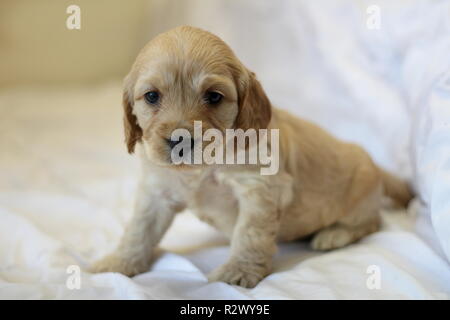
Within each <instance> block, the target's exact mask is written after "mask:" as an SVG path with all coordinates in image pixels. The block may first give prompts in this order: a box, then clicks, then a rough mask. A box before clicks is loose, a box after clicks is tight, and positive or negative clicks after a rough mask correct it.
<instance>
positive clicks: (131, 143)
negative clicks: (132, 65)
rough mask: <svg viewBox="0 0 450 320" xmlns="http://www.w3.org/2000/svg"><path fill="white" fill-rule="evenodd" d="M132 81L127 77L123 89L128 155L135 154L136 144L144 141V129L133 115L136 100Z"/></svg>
mask: <svg viewBox="0 0 450 320" xmlns="http://www.w3.org/2000/svg"><path fill="white" fill-rule="evenodd" d="M131 88H132V85H131V81H130V79H129V76H127V77H126V78H125V80H124V89H123V99H122V103H123V110H124V117H123V124H124V127H125V143H126V144H127V148H128V153H130V154H131V153H133V152H134V147H135V145H136V142H138V141H141V139H142V129H141V127H140V126H139V124H138V123H137V118H136V116H135V115H134V114H133V104H134V98H133V94H132V93H131V90H132V89H131Z"/></svg>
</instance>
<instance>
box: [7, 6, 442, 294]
mask: <svg viewBox="0 0 450 320" xmlns="http://www.w3.org/2000/svg"><path fill="white" fill-rule="evenodd" d="M314 2H315V1H314ZM314 2H313V1H309V2H306V1H299V2H290V1H286V3H287V4H285V5H280V6H279V7H278V6H276V5H270V4H268V3H266V4H267V5H266V6H265V7H264V6H263V7H261V8H262V9H260V11H257V12H255V13H254V14H255V15H260V16H263V17H265V16H266V15H267V14H269V13H270V18H271V19H269V20H270V21H272V20H273V21H284V23H285V24H286V25H285V26H283V25H281V26H279V25H278V26H272V25H270V24H269V25H268V26H265V25H264V21H266V22H267V21H268V18H267V17H266V19H265V20H258V19H255V20H253V21H254V22H253V24H250V25H249V27H248V30H242V32H241V33H240V32H238V31H239V30H233V28H234V26H235V24H233V23H230V24H229V25H227V28H222V29H220V30H217V33H219V34H221V35H222V36H223V38H224V39H225V40H227V41H228V42H230V43H231V44H232V46H234V47H235V48H236V51H237V53H238V55H240V56H242V57H243V60H244V62H246V63H247V64H249V65H250V67H251V68H252V69H253V70H254V71H256V72H257V74H258V75H259V76H260V78H261V79H262V82H263V84H264V86H265V88H266V90H267V92H268V94H269V96H270V97H271V98H272V100H273V101H275V102H276V103H277V104H278V105H280V106H283V107H286V108H288V109H290V110H291V111H293V112H295V113H297V114H299V115H301V116H304V117H307V118H310V119H312V120H314V121H316V122H318V123H320V124H321V125H323V126H325V127H326V128H327V129H328V130H330V131H332V132H333V133H334V134H336V135H338V136H340V137H342V138H345V139H347V140H352V141H356V142H359V143H361V144H362V145H364V146H365V147H366V149H367V150H368V151H369V152H370V153H371V154H372V155H373V157H374V158H375V159H376V161H377V162H378V163H380V164H381V165H383V166H385V167H387V168H389V169H391V170H395V171H396V172H397V173H398V174H400V175H402V176H405V177H408V178H410V179H414V182H415V184H416V188H417V189H418V191H419V192H420V194H419V196H420V197H419V198H422V199H419V198H418V199H416V200H414V202H413V203H412V204H411V206H410V207H409V209H408V211H397V212H383V222H384V223H383V229H382V231H380V232H378V233H376V234H373V235H371V236H369V237H366V238H365V239H363V240H362V241H361V242H359V243H357V244H354V245H351V246H349V247H347V248H343V249H340V250H336V251H333V252H330V253H316V252H313V251H311V250H310V249H309V247H308V243H304V242H293V243H289V244H283V245H281V246H280V250H279V252H278V254H277V255H276V257H275V258H274V270H273V271H274V272H273V273H272V274H271V275H270V276H268V277H267V278H265V279H264V280H263V281H262V282H261V283H260V284H259V285H258V286H257V287H256V288H254V289H243V288H240V287H237V286H229V285H226V284H223V283H207V280H206V274H207V273H208V272H209V271H210V270H212V269H213V268H214V267H216V266H218V265H220V264H221V263H223V262H225V261H226V259H227V254H228V245H227V243H226V241H225V238H224V237H223V236H221V235H220V234H219V233H218V232H216V231H215V230H213V229H212V228H210V227H209V226H207V225H205V224H203V223H201V222H199V221H198V220H197V219H196V218H195V217H194V216H193V215H192V214H191V213H189V212H186V213H183V214H180V215H179V216H178V217H177V218H176V220H175V223H174V225H173V226H172V227H171V229H170V230H169V232H168V234H167V235H166V236H165V238H164V239H163V241H162V244H161V246H162V248H163V249H164V250H163V251H162V253H161V256H160V257H159V258H158V260H157V261H156V263H155V264H154V265H153V266H152V268H151V269H150V270H149V271H148V272H146V273H144V274H141V275H139V276H136V277H134V278H131V279H130V278H127V277H125V276H123V275H120V274H113V273H105V274H96V275H93V274H89V273H86V272H84V271H82V270H81V274H80V281H79V282H77V280H74V279H76V278H74V276H76V275H77V274H76V267H75V269H71V268H70V266H80V267H81V269H83V268H84V267H85V266H86V265H87V264H89V263H90V262H92V261H94V260H96V259H97V258H100V257H101V256H103V255H104V254H106V253H108V252H109V251H110V250H112V249H113V248H114V247H115V245H116V244H117V242H118V240H119V238H120V236H121V234H122V232H123V229H124V226H125V225H126V221H127V219H129V217H130V214H131V208H132V203H133V197H134V189H135V182H136V176H137V175H138V165H137V163H136V161H137V160H136V159H135V158H133V157H131V156H128V155H127V153H126V151H125V146H124V144H123V136H122V127H121V126H122V123H121V107H120V101H121V86H120V84H119V83H118V82H111V83H107V84H104V85H98V86H89V87H88V86H86V87H80V88H74V87H56V88H51V89H50V88H45V87H21V88H14V89H9V90H3V91H2V92H1V93H0V114H1V117H0V147H1V151H0V155H1V157H0V298H3V299H14V298H27V299H30V298H39V299H55V298H59V299H117V298H119V299H144V298H147V299H158V298H161V299H178V298H182V299H185V298H187V299H248V298H256V299H316V298H320V299H352V298H355V299H398V298H399V299H411V298H414V299H448V298H449V297H450V267H449V262H448V260H447V258H446V255H445V253H447V254H448V251H447V250H448V244H447V246H446V243H448V240H447V242H445V240H446V239H445V238H443V237H445V236H446V235H445V232H447V234H449V233H448V231H449V230H450V228H449V229H445V227H446V226H447V227H448V226H449V224H448V223H447V222H446V221H447V220H448V218H446V215H445V213H446V214H447V216H448V206H446V205H445V204H447V205H448V201H446V199H445V197H444V196H443V195H441V194H442V193H443V192H444V191H445V188H446V186H448V181H450V177H449V176H448V175H444V176H443V175H440V174H439V172H448V171H442V170H449V169H448V168H449V166H448V162H445V161H446V160H445V159H448V157H447V155H446V154H445V152H444V151H442V150H444V149H445V147H449V146H450V143H449V141H448V139H447V138H445V139H444V138H442V139H440V138H439V136H437V137H436V132H437V133H438V134H439V133H440V132H442V131H440V130H432V128H433V124H435V123H436V121H437V120H434V122H433V121H432V119H447V120H450V117H449V115H448V113H446V112H448V109H446V108H445V106H447V107H448V106H449V104H448V95H445V94H444V95H443V96H442V95H439V96H438V97H440V99H437V98H436V96H435V99H434V100H432V101H429V100H428V98H429V95H425V96H424V95H420V94H419V92H422V91H426V90H429V89H430V86H432V84H434V83H435V81H434V80H433V79H437V78H439V79H441V78H442V77H444V78H443V79H444V80H445V79H448V78H445V71H446V70H448V67H449V65H448V64H447V65H445V62H444V58H443V57H444V56H445V55H444V54H443V52H445V51H444V50H445V48H450V47H446V45H448V42H446V41H445V40H442V41H439V40H440V39H444V37H443V35H442V32H444V31H445V30H450V29H445V28H448V22H445V21H446V20H445V19H443V18H444V16H445V12H449V11H448V10H449V6H448V2H447V3H446V2H443V1H435V2H434V3H435V4H434V5H429V4H428V5H427V6H425V4H426V2H424V1H401V2H402V3H403V5H393V4H392V5H389V4H388V3H389V1H386V2H385V1H381V2H380V3H381V7H382V10H384V12H385V13H386V14H385V15H383V16H382V19H383V20H382V21H384V22H382V25H381V26H382V28H383V27H384V28H385V33H383V32H378V31H375V33H371V32H372V31H369V30H368V29H366V28H363V27H361V25H360V24H361V23H363V24H364V23H365V22H364V17H365V14H366V13H365V8H366V7H365V6H364V5H363V4H356V2H352V1H336V2H335V4H333V5H330V4H328V5H327V6H325V7H320V5H314V4H312V3H314ZM318 2H320V1H318ZM216 3H217V5H218V6H219V5H220V3H221V1H216ZM277 3H278V2H277ZM333 3H334V2H333ZM358 3H360V2H358ZM383 5H384V6H385V7H383ZM226 8H227V10H231V11H233V10H234V9H233V5H230V6H228V7H226ZM210 10H213V11H214V10H217V8H216V7H214V6H212V8H210ZM446 10H447V11H446ZM221 12H223V10H222V11H221ZM382 12H383V11H382ZM424 12H426V13H427V15H425V16H423V17H422V16H421V19H422V20H420V19H419V20H417V19H416V20H415V19H413V18H415V17H418V16H419V15H421V14H422V13H424ZM224 14H226V11H225V13H224ZM361 14H362V16H361ZM230 15H231V14H230ZM194 18H196V17H194ZM236 19H237V20H239V16H237V17H236ZM418 21H419V22H418ZM420 21H423V23H425V25H421V23H422V22H420ZM383 23H384V24H383ZM407 23H410V24H409V28H408V27H407V26H408V24H407ZM445 23H447V26H444V25H442V24H445ZM200 24H201V23H200ZM211 25H212V23H211ZM216 25H220V23H218V22H217V21H216ZM275 27H277V28H284V29H285V31H286V32H284V33H277V32H275V31H272V33H271V32H269V31H270V30H272V29H273V28H275ZM236 28H238V27H237V24H236ZM252 28H256V29H258V30H259V31H260V32H259V33H257V32H254V30H253V29H252ZM224 29H227V30H228V31H227V32H224V31H223V30H224ZM221 30H222V31H221ZM252 30H253V32H252ZM382 30H383V29H382ZM213 31H214V30H213ZM261 34H263V35H264V37H263V39H259V38H258V37H260V36H258V35H261ZM444 35H445V34H444ZM239 37H241V40H239V39H238V38H239ZM252 37H256V39H255V41H247V42H248V43H250V42H251V44H248V45H247V46H245V44H244V41H243V40H242V39H252ZM261 37H262V36H261ZM447 37H448V35H447ZM336 39H338V40H336ZM418 39H420V41H419V40H418ZM432 40H433V41H432ZM429 42H432V43H435V44H436V43H439V46H438V45H435V46H434V47H432V48H431V49H430V47H429V46H427V43H429ZM287 43H288V44H289V46H290V47H289V49H290V50H287V47H286V46H288V45H287ZM283 44H284V47H282V49H280V50H277V47H278V46H282V45H283ZM257 45H259V46H260V47H261V48H262V47H263V46H264V48H267V47H268V46H271V48H270V50H268V51H267V49H266V50H264V51H263V53H259V54H258V55H255V57H257V58H255V59H253V58H251V57H252V55H251V53H250V52H255V51H254V49H255V46H257ZM425 49H427V50H425ZM424 52H427V55H425V53H424ZM446 52H447V56H448V52H450V51H446ZM258 59H259V60H260V61H259V62H258V61H257V60H258ZM429 59H433V60H432V61H430V60H429ZM267 61H270V62H271V63H267ZM427 62H429V63H427ZM431 62H433V65H434V66H435V67H434V68H431V67H430V65H431ZM447 63H448V61H447ZM446 68H447V69H446ZM442 70H443V71H442ZM441 81H442V80H441ZM438 88H440V89H439V90H440V91H438V92H442V90H444V91H445V90H446V87H445V82H444V85H443V84H442V83H440V84H439V87H438ZM442 97H444V98H442ZM445 97H447V100H446V102H443V101H445ZM436 99H437V100H436ZM442 99H444V100H442ZM424 101H425V102H424ZM437 102H439V103H438V107H433V105H434V106H436V103H437ZM422 105H427V106H430V108H428V109H425V108H423V110H422V111H420V112H419V111H418V110H419V109H421V106H422ZM427 110H428V111H427ZM430 110H431V111H430ZM417 114H429V116H428V117H427V119H429V121H426V122H425V123H424V124H423V123H422V122H423V121H422V122H421V121H419V120H420V119H417V118H416V115H417ZM443 117H444V118H443ZM415 119H416V120H415ZM445 121H446V120H445ZM445 121H444V122H445ZM430 122H431V124H430ZM421 123H422V124H421ZM430 128H431V129H430ZM439 128H441V127H439ZM442 128H445V126H443V127H442ZM444 132H448V131H444ZM411 133H412V134H411ZM433 137H435V139H436V140H433V139H432V138H433ZM429 141H436V143H435V144H432V145H430V144H429ZM434 146H436V148H434ZM420 147H423V148H420ZM436 152H439V154H441V155H442V154H443V155H442V156H441V157H440V159H443V160H442V161H441V162H439V163H438V164H439V166H438V167H430V166H432V165H433V161H432V159H435V158H434V157H433V155H434V154H436ZM436 168H438V169H439V170H441V171H436V170H437V169H436ZM435 169H436V170H435ZM430 170H431V172H432V173H433V175H432V176H428V175H427V172H430ZM434 178H436V179H440V180H439V183H437V182H436V181H438V180H435V179H434ZM439 195H440V196H439ZM431 204H434V207H431V206H430V205H431ZM433 208H434V209H436V210H437V211H433V210H432V209H433ZM446 210H447V211H446ZM436 217H440V218H439V219H437V218H436ZM433 219H434V223H432V221H433ZM436 219H437V220H436ZM446 219H447V220H446ZM439 222H442V223H441V224H439ZM436 226H437V227H439V228H440V229H439V230H438V232H436ZM447 239H448V238H447ZM68 268H69V269H68ZM73 270H75V272H74V271H73ZM68 271H69V273H68ZM78 285H79V286H78Z"/></svg>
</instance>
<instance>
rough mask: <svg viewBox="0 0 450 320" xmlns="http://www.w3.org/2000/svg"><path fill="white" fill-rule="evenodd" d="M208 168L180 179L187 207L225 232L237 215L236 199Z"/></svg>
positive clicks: (214, 172)
mask: <svg viewBox="0 0 450 320" xmlns="http://www.w3.org/2000/svg"><path fill="white" fill-rule="evenodd" d="M218 173H219V171H216V170H209V171H206V172H201V173H199V174H192V175H190V176H185V177H183V179H182V183H183V187H184V190H185V191H186V193H185V195H186V196H185V199H186V204H187V207H188V208H189V209H190V210H192V212H193V213H194V214H195V215H197V217H198V218H200V219H201V220H203V221H205V222H206V223H208V224H210V225H212V226H214V227H216V228H218V229H220V230H222V231H224V232H225V233H227V232H228V231H229V230H230V229H231V228H232V226H233V224H234V222H235V219H236V216H237V211H238V210H237V208H238V206H237V200H236V198H235V196H234V195H233V192H232V190H231V188H230V187H229V186H228V185H226V184H224V183H222V182H220V180H219V179H217V174H218Z"/></svg>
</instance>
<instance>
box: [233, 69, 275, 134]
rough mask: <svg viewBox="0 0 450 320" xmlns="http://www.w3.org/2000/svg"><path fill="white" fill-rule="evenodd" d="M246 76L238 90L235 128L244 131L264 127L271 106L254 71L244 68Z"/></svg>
mask: <svg viewBox="0 0 450 320" xmlns="http://www.w3.org/2000/svg"><path fill="white" fill-rule="evenodd" d="M246 71H247V74H248V77H247V79H245V80H243V81H242V82H243V83H242V86H241V88H242V89H241V90H240V92H239V113H238V116H237V118H236V122H235V128H236V129H238V128H239V129H243V130H244V131H245V130H247V129H249V128H253V129H256V130H258V129H266V128H267V126H268V124H269V121H270V119H271V117H272V106H271V104H270V101H269V98H267V96H266V93H265V92H264V90H263V88H262V86H261V84H260V83H259V81H258V80H257V79H256V75H255V73H254V72H251V71H249V70H246Z"/></svg>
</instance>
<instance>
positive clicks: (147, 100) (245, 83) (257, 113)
mask: <svg viewBox="0 0 450 320" xmlns="http://www.w3.org/2000/svg"><path fill="white" fill-rule="evenodd" d="M123 106H124V111H125V116H124V123H125V136H126V143H127V146H128V152H130V153H133V152H134V148H135V145H136V143H138V142H139V143H142V144H143V146H144V150H145V153H146V155H147V157H148V158H149V159H150V161H152V162H153V163H155V164H157V165H162V166H169V165H171V164H172V159H171V150H172V148H173V145H174V141H172V140H171V136H172V132H173V131H174V130H176V129H186V130H188V131H189V132H190V134H191V136H192V137H194V121H201V123H202V130H203V132H204V131H205V130H207V129H210V128H215V129H218V130H220V131H221V132H224V131H225V129H233V128H234V129H238V128H240V129H243V130H247V129H249V128H253V129H261V128H266V127H267V125H268V123H269V121H270V117H271V106H270V102H269V100H268V98H267V97H266V95H265V93H264V91H263V89H262V87H261V85H260V83H259V82H258V80H256V78H255V74H254V73H253V72H250V71H249V70H248V69H246V68H245V67H244V66H243V65H242V63H241V62H240V61H239V60H238V59H237V58H236V56H235V55H234V54H233V52H232V51H231V49H230V48H229V47H228V46H227V45H226V44H225V43H224V42H223V41H222V40H220V39H219V38H218V37H216V36H214V35H212V34H211V33H209V32H206V31H203V30H200V29H197V28H193V27H186V26H185V27H178V28H176V29H173V30H170V31H168V32H166V33H163V34H161V35H159V36H157V37H156V38H154V39H153V40H152V41H150V42H149V43H148V44H147V45H146V46H145V47H144V48H143V49H142V51H141V52H140V53H139V55H138V57H137V59H136V61H135V63H134V64H133V67H132V69H131V71H130V73H129V74H128V75H127V77H126V78H125V82H124V93H123ZM191 142H192V145H194V144H195V143H197V141H194V140H192V141H191Z"/></svg>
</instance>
